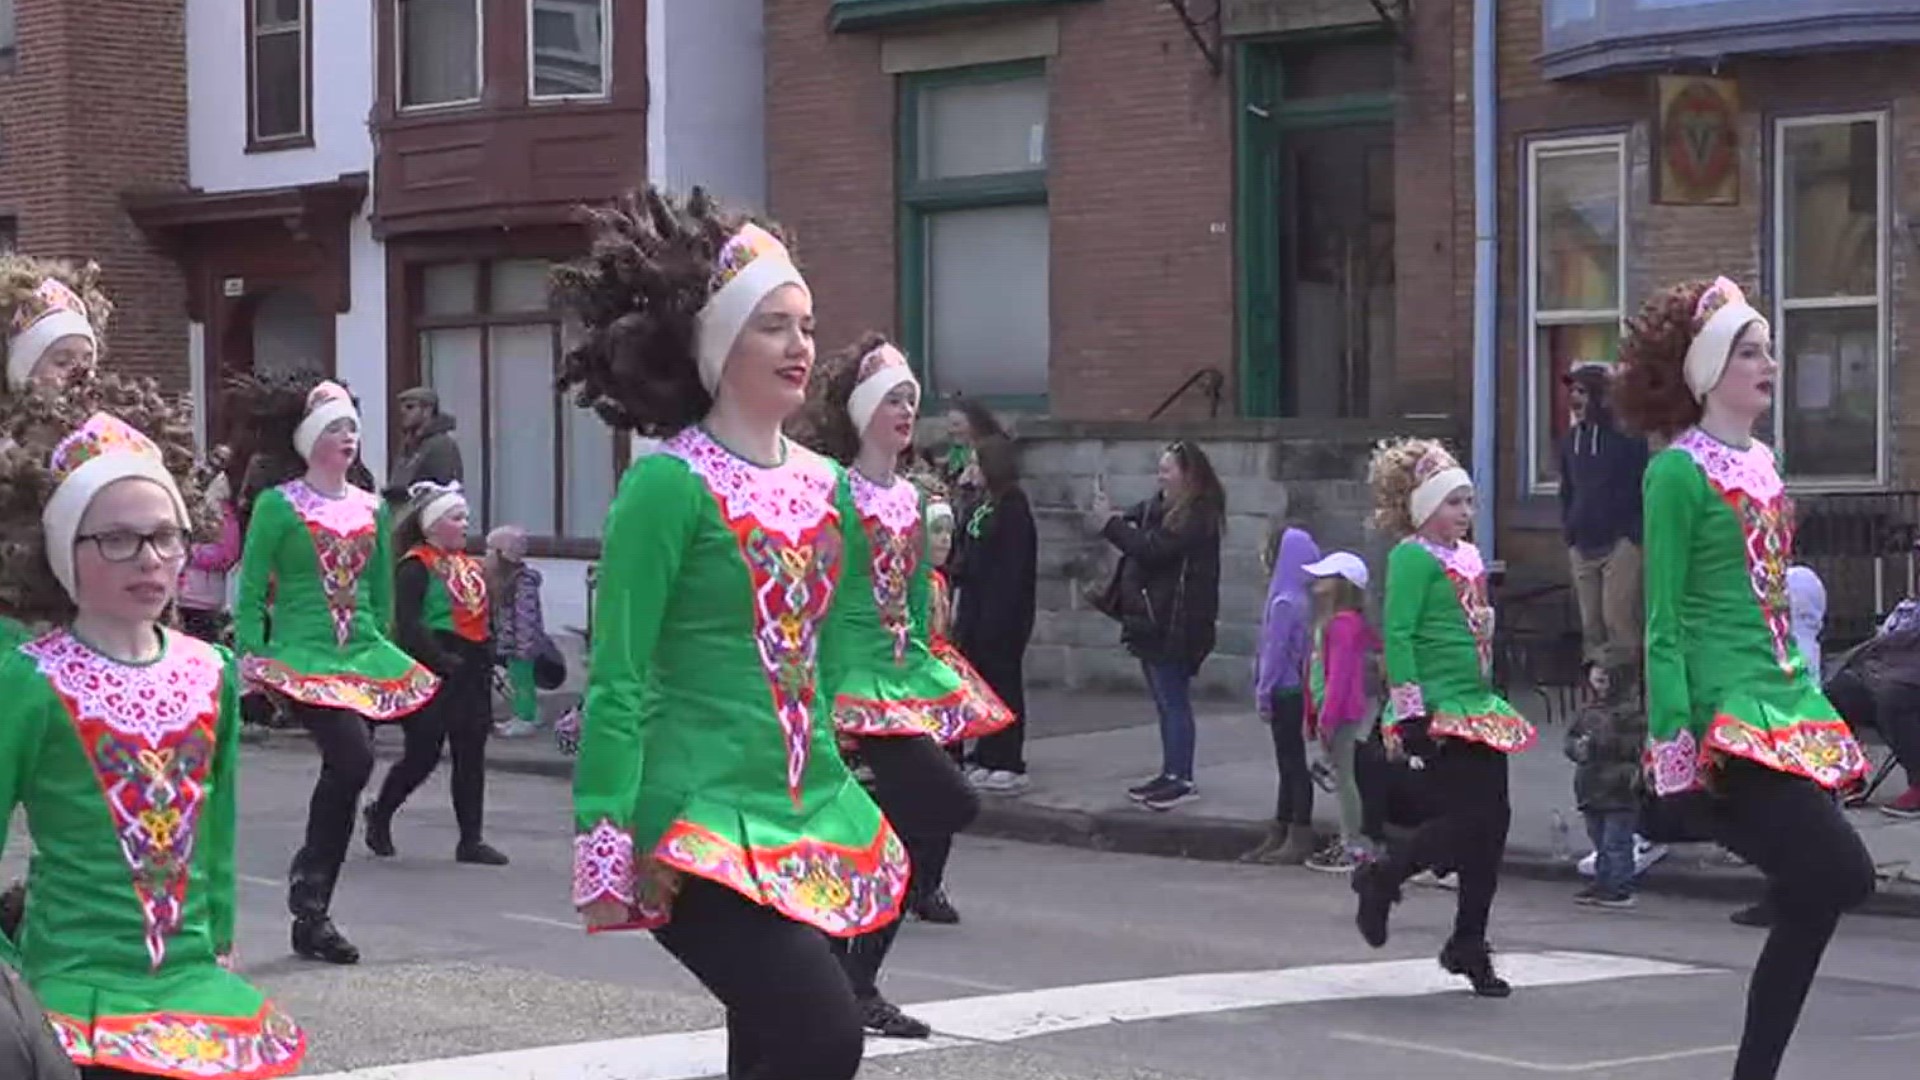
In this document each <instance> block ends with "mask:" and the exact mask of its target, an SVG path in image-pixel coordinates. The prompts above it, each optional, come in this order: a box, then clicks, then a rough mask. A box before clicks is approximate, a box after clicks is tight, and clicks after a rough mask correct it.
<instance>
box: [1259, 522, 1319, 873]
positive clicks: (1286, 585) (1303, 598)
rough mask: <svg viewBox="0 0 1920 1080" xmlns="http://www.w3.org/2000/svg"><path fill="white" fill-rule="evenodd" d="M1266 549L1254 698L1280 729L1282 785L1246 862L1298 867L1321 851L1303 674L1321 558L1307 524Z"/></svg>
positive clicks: (1276, 755)
mask: <svg viewBox="0 0 1920 1080" xmlns="http://www.w3.org/2000/svg"><path fill="white" fill-rule="evenodd" d="M1261 554H1262V559H1263V561H1264V562H1265V563H1266V566H1267V571H1268V573H1269V574H1270V575H1271V576H1270V578H1269V580H1268V583H1267V607H1266V612H1265V614H1264V615H1262V617H1261V621H1260V647H1259V650H1258V651H1257V652H1256V653H1255V654H1254V658H1253V698H1254V708H1256V709H1258V710H1259V712H1260V719H1262V720H1263V721H1265V722H1266V725H1267V727H1268V728H1269V729H1270V730H1271V731H1272V733H1273V761H1274V767H1275V769H1276V770H1277V771H1278V772H1279V775H1280V788H1279V795H1278V797H1277V798H1276V800H1275V804H1274V811H1273V823H1272V824H1271V825H1270V826H1268V828H1267V836H1266V839H1264V840H1262V841H1261V842H1260V846H1259V847H1257V848H1255V849H1253V850H1252V851H1251V852H1248V853H1247V856H1246V860H1247V861H1248V862H1258V863H1269V864H1274V865H1279V866H1299V865H1300V864H1301V863H1304V862H1306V861H1307V857H1308V856H1310V855H1312V854H1313V852H1314V835H1313V774H1312V772H1311V771H1310V770H1309V769H1308V767H1307V742H1306V738H1305V735H1304V728H1303V727H1302V721H1303V719H1304V716H1305V713H1304V710H1303V705H1302V698H1303V695H1302V692H1301V691H1302V687H1301V678H1302V676H1303V675H1305V674H1306V671H1307V653H1308V648H1309V646H1308V624H1309V623H1311V622H1312V621H1313V608H1312V605H1311V603H1310V602H1309V600H1308V598H1307V581H1308V578H1307V572H1306V569H1305V568H1306V566H1307V564H1308V563H1311V562H1314V561H1316V560H1318V559H1319V558H1320V545H1318V544H1316V543H1314V540H1313V537H1312V535H1310V534H1309V533H1308V532H1307V531H1306V530H1305V529H1298V528H1293V529H1286V530H1284V531H1283V532H1282V533H1280V534H1279V535H1278V536H1276V537H1275V538H1274V540H1273V542H1272V543H1270V544H1268V545H1267V549H1266V550H1265V551H1264V552H1262V553H1261Z"/></svg>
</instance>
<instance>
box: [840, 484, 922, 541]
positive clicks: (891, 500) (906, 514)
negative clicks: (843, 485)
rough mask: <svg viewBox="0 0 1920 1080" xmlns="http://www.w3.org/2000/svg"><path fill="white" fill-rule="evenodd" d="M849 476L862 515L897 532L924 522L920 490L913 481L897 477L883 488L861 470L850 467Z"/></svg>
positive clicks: (910, 529) (855, 505)
mask: <svg viewBox="0 0 1920 1080" xmlns="http://www.w3.org/2000/svg"><path fill="white" fill-rule="evenodd" d="M847 477H848V480H849V481H850V482H851V486H852V487H853V505H854V508H855V509H857V510H859V511H860V516H861V517H863V518H873V519H875V520H877V521H879V522H880V524H882V525H885V526H886V527H887V528H889V529H891V530H893V531H894V532H896V533H907V532H911V531H913V529H914V527H915V526H917V525H919V524H920V489H919V488H916V487H914V486H913V482H912V481H910V480H908V479H907V478H905V477H903V476H896V477H894V478H893V483H891V484H889V485H887V486H886V487H881V486H880V485H879V484H876V483H874V482H873V481H871V480H869V479H867V478H866V477H865V476H864V475H862V474H861V472H860V470H858V469H848V470H847Z"/></svg>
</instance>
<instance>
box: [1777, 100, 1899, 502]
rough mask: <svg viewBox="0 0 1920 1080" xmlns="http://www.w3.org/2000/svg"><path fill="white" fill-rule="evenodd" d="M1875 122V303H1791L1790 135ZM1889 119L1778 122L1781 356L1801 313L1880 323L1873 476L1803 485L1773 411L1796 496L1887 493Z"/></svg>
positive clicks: (1824, 117) (1872, 113)
mask: <svg viewBox="0 0 1920 1080" xmlns="http://www.w3.org/2000/svg"><path fill="white" fill-rule="evenodd" d="M1863 121H1870V122H1872V124H1873V125H1874V134H1875V139H1874V150H1875V153H1876V154H1877V155H1878V157H1877V158H1876V161H1875V164H1876V165H1877V166H1878V172H1877V173H1876V178H1877V181H1878V182H1877V184H1876V185H1875V187H1876V188H1877V195H1878V198H1877V201H1876V204H1875V206H1874V222H1875V226H1876V227H1875V229H1874V249H1875V251H1874V263H1875V265H1874V287H1875V290H1876V291H1875V293H1874V295H1873V297H1872V298H1871V299H1869V298H1867V297H1863V296H1845V297H1834V296H1822V297H1810V298H1805V299H1788V298H1787V295H1786V293H1787V244H1786V224H1787V195H1788V192H1787V154H1786V134H1787V132H1788V131H1790V130H1792V129H1793V128H1797V127H1831V126H1837V125H1842V124H1857V123H1861V122H1863ZM1889 126H1890V125H1889V124H1888V117H1887V111H1886V110H1885V109H1867V110H1863V111H1860V112H1842V113H1815V114H1809V115H1806V116H1782V117H1778V118H1776V119H1775V120H1774V122H1773V131H1772V136H1773V138H1772V142H1773V145H1772V147H1771V148H1770V149H1771V150H1772V153H1773V169H1772V173H1773V198H1772V200H1771V203H1772V205H1771V206H1769V207H1768V212H1769V213H1770V214H1771V215H1772V217H1773V221H1772V223H1771V225H1770V226H1769V229H1768V233H1769V237H1768V239H1769V240H1771V242H1772V246H1773V254H1772V260H1771V261H1772V264H1773V265H1772V270H1773V286H1774V287H1773V290H1772V291H1773V294H1774V299H1773V312H1772V315H1773V340H1774V348H1775V350H1776V352H1777V351H1778V350H1779V349H1781V348H1783V347H1784V343H1785V342H1786V340H1787V329H1786V327H1787V320H1788V319H1789V318H1791V317H1792V315H1793V313H1794V312H1796V311H1822V310H1827V311H1831V310H1835V309H1848V308H1864V307H1868V306H1872V307H1874V308H1875V309H1876V310H1877V312H1878V315H1879V317H1878V318H1876V319H1875V320H1874V334H1875V348H1874V356H1875V368H1876V370H1875V372H1874V386H1875V390H1874V394H1875V397H1876V400H1875V403H1874V404H1875V408H1874V450H1875V452H1874V463H1873V475H1872V476H1822V477H1814V478H1810V479H1807V480H1804V481H1803V480H1798V479H1796V478H1795V477H1794V476H1793V447H1791V446H1788V445H1786V430H1787V419H1786V410H1784V409H1781V408H1775V409H1774V410H1773V432H1772V435H1773V445H1774V446H1775V447H1776V448H1778V449H1779V452H1780V454H1781V456H1782V457H1783V458H1784V459H1785V461H1786V465H1787V482H1788V483H1789V484H1791V485H1792V487H1793V488H1794V490H1796V491H1848V490H1852V491H1860V490H1875V489H1880V488H1884V487H1886V484H1887V456H1888V450H1889V447H1888V443H1889V442H1890V440H1889V438H1888V436H1889V434H1890V432H1889V431H1888V427H1889V424H1888V416H1889V412H1888V408H1887V406H1888V394H1889V392H1890V390H1891V383H1892V371H1893V357H1892V356H1891V355H1890V352H1889V349H1890V347H1891V345H1892V334H1891V333H1890V332H1889V327H1890V322H1889V319H1890V316H1891V312H1890V310H1889V309H1890V308H1891V306H1892V305H1891V304H1890V303H1889V296H1888V282H1889V279H1890V277H1891V269H1892V268H1891V266H1890V264H1889V255H1890V252H1889V250H1888V243H1887V238H1888V236H1889V235H1890V234H1891V232H1892V229H1891V225H1892V219H1891V216H1890V215H1891V212H1892V205H1891V203H1890V202H1889V193H1888V189H1889V188H1891V187H1892V164H1893V162H1892V147H1891V146H1890V145H1889V141H1888V128H1889ZM1781 359H1782V361H1783V363H1784V364H1786V365H1791V364H1792V362H1793V357H1790V356H1787V357H1782V358H1781ZM1784 400H1785V395H1784V394H1782V395H1779V396H1778V397H1777V398H1776V404H1779V403H1780V402H1782V401H1784Z"/></svg>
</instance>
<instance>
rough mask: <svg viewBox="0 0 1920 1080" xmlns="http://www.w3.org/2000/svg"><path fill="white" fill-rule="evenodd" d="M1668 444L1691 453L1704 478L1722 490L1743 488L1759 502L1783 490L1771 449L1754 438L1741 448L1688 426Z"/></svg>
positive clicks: (1769, 498) (1689, 454) (1688, 454)
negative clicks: (1705, 476) (1704, 474)
mask: <svg viewBox="0 0 1920 1080" xmlns="http://www.w3.org/2000/svg"><path fill="white" fill-rule="evenodd" d="M1672 445H1673V448H1674V449H1676V450H1680V451H1684V452H1685V453H1686V455H1687V456H1688V457H1691V458H1692V459H1693V460H1694V463H1695V464H1697V465H1699V466H1700V471H1701V472H1703V473H1706V474H1707V480H1708V481H1710V482H1711V483H1712V484H1713V486H1714V487H1716V488H1719V489H1720V490H1721V491H1723V492H1733V491H1739V492H1744V493H1745V494H1747V495H1749V496H1751V497H1752V498H1755V499H1758V500H1760V501H1761V502H1769V501H1771V500H1773V499H1775V498H1777V497H1779V495H1780V494H1781V492H1783V491H1785V490H1786V485H1785V484H1784V483H1782V482H1781V480H1780V472H1779V470H1778V469H1776V468H1775V467H1774V463H1773V451H1772V450H1771V449H1769V448H1768V447H1767V444H1766V443H1763V442H1761V441H1760V440H1758V439H1755V440H1753V442H1751V443H1749V444H1748V445H1747V447H1746V449H1744V450H1743V449H1740V448H1738V447H1733V446H1728V445H1727V444H1726V443H1723V442H1721V441H1720V440H1719V439H1716V438H1714V437H1713V436H1711V435H1709V434H1707V433H1706V432H1704V431H1701V430H1700V429H1699V428H1688V429H1687V430H1686V431H1684V432H1682V433H1681V434H1680V436H1679V437H1678V438H1676V439H1674V440H1673V444H1672Z"/></svg>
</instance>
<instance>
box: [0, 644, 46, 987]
mask: <svg viewBox="0 0 1920 1080" xmlns="http://www.w3.org/2000/svg"><path fill="white" fill-rule="evenodd" d="M37 677H38V672H37V670H36V668H35V665H34V662H33V661H32V660H30V659H28V658H27V656H26V654H24V653H20V652H13V651H9V652H7V653H5V654H4V659H0V701H9V702H13V703H14V705H13V707H11V708H9V709H7V710H6V711H5V713H4V715H0V855H5V854H6V847H7V833H8V832H9V831H11V830H9V829H8V828H6V823H7V822H10V821H12V820H13V811H14V807H16V806H18V805H19V804H20V798H21V794H22V788H24V787H25V786H26V782H27V779H28V771H29V770H30V769H31V768H32V766H33V760H34V757H35V756H36V753H35V752H36V751H37V749H38V748H39V746H40V739H41V732H42V730H43V728H44V724H45V720H46V717H45V711H44V709H43V708H42V707H41V705H40V703H41V702H43V701H44V700H46V693H47V692H46V690H45V689H43V688H42V687H36V686H34V685H33V680H34V679H36V678H37ZM23 703H24V705H25V707H21V706H22V704H23ZM0 964H6V965H8V966H9V967H14V968H18V967H19V966H20V954H19V951H18V948H17V946H16V944H15V942H14V941H13V940H12V939H11V938H10V937H8V935H6V934H4V933H0Z"/></svg>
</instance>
